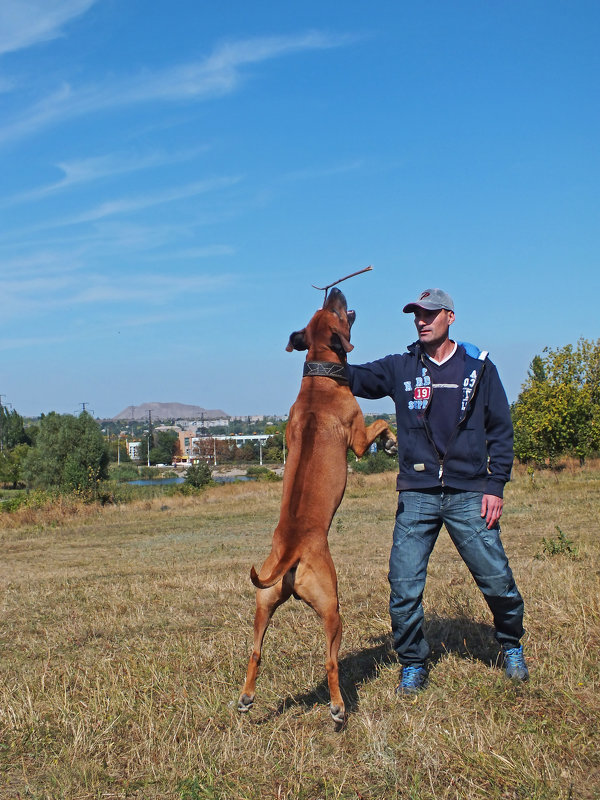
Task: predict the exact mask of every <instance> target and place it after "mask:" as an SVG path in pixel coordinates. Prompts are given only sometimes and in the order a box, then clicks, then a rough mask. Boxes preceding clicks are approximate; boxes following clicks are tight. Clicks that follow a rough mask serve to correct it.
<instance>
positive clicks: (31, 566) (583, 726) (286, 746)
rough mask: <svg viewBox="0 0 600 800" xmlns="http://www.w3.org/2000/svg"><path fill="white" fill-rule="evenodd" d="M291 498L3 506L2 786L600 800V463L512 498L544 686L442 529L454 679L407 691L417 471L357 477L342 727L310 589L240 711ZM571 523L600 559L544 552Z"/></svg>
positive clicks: (510, 548) (443, 626) (348, 516)
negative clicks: (398, 509)
mask: <svg viewBox="0 0 600 800" xmlns="http://www.w3.org/2000/svg"><path fill="white" fill-rule="evenodd" d="M280 491H281V484H277V483H275V484H269V483H255V484H234V485H225V486H220V487H216V488H212V489H209V490H208V491H206V492H205V493H203V494H202V495H201V496H198V497H178V498H163V499H162V500H161V499H154V500H152V501H148V502H145V503H144V502H140V503H137V504H136V505H128V506H119V507H110V508H105V509H102V510H100V509H92V508H87V509H86V508H83V507H79V508H77V507H69V506H65V507H60V508H55V509H54V510H53V511H52V512H44V511H38V512H23V513H20V512H19V513H17V514H14V515H9V514H3V515H0V526H1V527H0V536H1V538H2V561H1V565H0V590H1V595H0V597H1V615H0V646H1V649H0V664H1V669H0V798H2V800H4V799H5V798H32V799H35V800H42V799H47V798H52V799H53V800H54V799H55V798H65V799H66V800H88V798H89V799H91V798H94V800H100V798H102V799H103V800H109V799H111V798H137V799H140V800H141V798H144V799H146V798H148V799H152V798H168V799H170V798H174V799H175V800H225V799H227V800H242V799H243V800H258V799H259V798H267V799H270V798H272V799H273V800H276V799H277V800H284V799H287V800H292V799H294V800H296V799H298V800H317V798H322V800H342V799H343V800H350V798H353V799H354V800H361V799H362V800H380V799H381V800H383V798H385V799H386V800H388V799H391V800H393V799H397V800H442V799H443V800H450V799H452V800H471V799H473V800H474V799H475V798H478V799H481V800H484V799H485V800H490V799H491V800H501V798H510V800H516V799H517V798H519V799H522V800H575V798H582V799H584V800H591V798H600V753H599V741H600V734H599V732H598V727H599V723H598V718H599V716H600V715H599V713H598V712H599V709H600V693H599V690H600V673H599V669H598V664H599V657H600V608H599V596H600V592H599V588H600V587H599V580H600V577H599V576H600V560H599V550H600V541H599V531H600V526H599V523H598V520H599V516H600V466H599V465H595V466H594V465H592V466H590V467H586V468H585V469H584V470H579V468H577V469H574V468H573V469H571V468H567V469H565V470H563V471H562V472H561V473H559V474H552V473H549V472H543V473H537V474H536V475H534V476H533V477H532V476H530V475H528V474H527V473H526V472H525V471H524V470H518V471H517V474H516V476H515V480H514V481H513V483H511V485H510V486H509V487H508V490H507V505H506V509H505V515H504V518H503V539H504V543H505V547H506V549H507V552H508V554H509V557H510V560H511V565H512V568H513V571H514V573H515V576H516V578H517V582H518V584H519V587H520V589H521V592H522V594H523V595H524V597H525V601H526V628H527V636H526V639H525V646H526V652H527V656H528V661H529V666H530V671H531V680H530V682H529V683H528V684H526V685H518V686H515V685H513V684H511V683H509V682H507V681H506V680H505V679H504V677H503V673H502V671H501V670H500V669H499V668H498V666H497V655H498V650H497V646H496V644H495V641H494V639H493V636H492V631H491V628H490V616H489V613H488V611H487V608H486V606H485V605H484V603H483V601H482V599H481V597H480V595H479V592H478V591H477V589H476V588H475V587H474V585H473V584H472V581H471V578H470V576H469V575H468V573H467V571H466V568H465V567H464V565H463V564H462V562H461V561H460V560H459V558H458V556H457V555H456V554H455V552H454V550H453V548H452V545H451V544H450V542H449V539H448V536H447V534H446V533H445V532H444V531H443V532H442V534H441V536H440V540H439V542H438V546H437V548H436V550H435V552H434V555H433V558H432V562H431V567H430V574H429V581H428V585H427V592H426V598H425V602H426V613H427V624H428V629H429V638H430V641H431V642H432V644H433V646H434V658H433V662H432V670H431V680H430V685H429V688H428V690H427V691H426V692H424V693H422V694H421V695H419V696H418V697H417V698H416V699H414V700H412V699H405V700H403V699H398V698H397V697H396V696H395V694H394V688H395V686H396V684H397V681H398V674H399V670H398V665H397V664H396V662H395V660H394V656H393V653H392V652H391V651H390V643H389V636H388V633H389V622H388V613H387V599H388V585H387V578H386V570H387V558H388V552H389V546H390V539H391V531H392V522H393V514H394V510H395V503H396V495H395V492H394V475H393V474H386V475H374V476H368V477H362V476H358V475H355V476H351V478H350V481H349V485H348V490H347V492H346V496H345V498H344V501H343V503H342V506H341V507H340V510H339V512H338V514H337V516H336V518H335V519H334V522H333V526H332V529H331V533H330V544H331V550H332V553H333V557H334V560H335V563H336V566H337V569H338V576H339V588H340V602H341V607H342V616H343V622H344V636H343V640H342V649H341V653H340V655H341V677H342V685H343V691H344V694H345V698H346V701H347V707H348V708H349V711H350V713H349V717H348V723H347V725H346V727H345V728H344V729H343V730H342V731H340V732H336V731H335V730H334V728H333V724H332V722H331V720H330V718H329V713H328V709H327V705H326V703H327V700H328V695H327V690H326V682H325V671H324V663H323V662H324V656H323V649H324V639H323V635H322V632H321V629H320V626H319V623H318V620H317V619H316V618H315V617H314V615H313V613H312V612H311V611H310V610H309V609H307V608H306V607H305V606H303V605H302V604H301V603H298V602H296V601H294V600H290V601H289V602H288V603H287V604H286V605H285V606H284V607H283V608H281V609H280V610H279V611H278V612H277V614H276V616H275V619H274V621H273V624H272V626H271V628H270V629H269V631H268V632H267V637H266V641H265V651H264V657H263V668H262V672H261V676H260V678H259V684H258V690H257V698H256V703H255V706H254V709H253V710H252V711H251V712H250V714H248V715H246V716H240V715H238V713H237V712H236V710H235V705H236V701H237V697H238V693H239V690H240V687H241V685H242V683H243V679H244V673H245V669H246V662H247V658H248V654H249V650H250V645H251V629H252V619H253V611H254V592H253V587H252V585H251V583H250V579H249V570H250V566H251V565H252V564H253V563H255V564H257V565H259V564H260V563H262V560H263V559H264V557H265V556H266V554H267V553H268V549H269V544H270V538H271V533H272V529H273V526H274V524H275V522H276V520H277V516H278V508H279V497H280ZM557 526H558V528H560V530H561V531H562V532H563V534H564V536H565V537H567V538H568V539H570V540H572V541H573V543H574V545H576V546H577V547H578V548H579V552H578V553H577V554H576V555H575V554H573V553H569V552H563V553H560V552H559V553H556V554H554V555H547V554H546V555H544V556H543V557H541V558H540V557H536V556H539V555H540V554H541V553H542V549H543V547H542V539H543V538H544V537H545V538H546V540H547V542H548V543H550V544H552V543H555V544H557V543H558V538H557V537H558V536H559V533H558V529H557ZM550 549H551V548H550ZM556 549H559V550H560V549H563V550H564V549H565V548H564V547H557V548H556Z"/></svg>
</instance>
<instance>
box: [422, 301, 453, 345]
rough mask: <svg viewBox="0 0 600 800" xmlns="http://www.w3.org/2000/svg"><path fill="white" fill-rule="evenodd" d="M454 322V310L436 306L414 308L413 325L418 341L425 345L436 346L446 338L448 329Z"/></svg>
mask: <svg viewBox="0 0 600 800" xmlns="http://www.w3.org/2000/svg"><path fill="white" fill-rule="evenodd" d="M453 322H454V311H447V310H446V309H445V308H438V309H435V310H434V311H427V309H425V308H417V309H415V326H416V328H417V333H418V334H419V341H420V342H422V343H423V344H424V345H426V346H427V347H436V346H438V345H440V344H442V342H445V341H446V339H447V338H448V329H449V327H450V325H452V323H453Z"/></svg>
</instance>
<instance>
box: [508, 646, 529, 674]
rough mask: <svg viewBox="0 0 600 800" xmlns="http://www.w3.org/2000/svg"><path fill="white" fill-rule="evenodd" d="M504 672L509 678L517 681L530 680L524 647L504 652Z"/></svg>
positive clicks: (512, 648)
mask: <svg viewBox="0 0 600 800" xmlns="http://www.w3.org/2000/svg"><path fill="white" fill-rule="evenodd" d="M504 671H505V672H506V677H507V678H512V679H513V680H515V681H527V680H529V670H528V669H527V664H526V663H525V658H524V657H523V645H521V646H520V647H511V648H509V649H508V650H505V651H504Z"/></svg>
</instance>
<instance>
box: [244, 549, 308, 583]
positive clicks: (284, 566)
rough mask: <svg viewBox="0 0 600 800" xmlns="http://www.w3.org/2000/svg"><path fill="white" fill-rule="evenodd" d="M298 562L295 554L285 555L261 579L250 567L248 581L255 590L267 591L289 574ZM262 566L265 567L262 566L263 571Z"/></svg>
mask: <svg viewBox="0 0 600 800" xmlns="http://www.w3.org/2000/svg"><path fill="white" fill-rule="evenodd" d="M298 561H299V559H298V555H297V554H296V553H286V554H285V555H283V556H282V557H281V558H280V559H279V561H278V562H277V563H276V564H275V565H274V566H273V568H272V569H271V571H270V572H269V574H268V575H266V576H265V577H261V576H260V575H259V573H258V572H257V571H256V570H255V569H254V567H252V569H251V570H250V580H251V581H252V583H253V584H254V585H255V586H256V588H257V589H268V588H269V587H270V586H275V584H276V583H277V582H278V581H280V580H281V579H282V578H283V576H284V575H285V574H286V572H289V571H290V570H291V569H293V568H294V567H296V566H297V565H298ZM264 566H265V565H264V564H263V569H264ZM261 571H262V570H261Z"/></svg>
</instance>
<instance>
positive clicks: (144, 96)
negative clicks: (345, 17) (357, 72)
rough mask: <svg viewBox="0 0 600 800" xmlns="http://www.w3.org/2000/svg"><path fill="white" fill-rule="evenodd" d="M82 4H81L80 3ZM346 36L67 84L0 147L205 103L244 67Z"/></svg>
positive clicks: (258, 44)
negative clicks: (106, 116)
mask: <svg viewBox="0 0 600 800" xmlns="http://www.w3.org/2000/svg"><path fill="white" fill-rule="evenodd" d="M81 1H82V2H83V0H81ZM354 39H355V37H351V36H347V35H337V36H335V35H329V34H325V33H320V32H318V31H311V32H308V33H304V34H301V35H298V36H270V37H258V38H253V39H244V40H238V41H233V42H227V43H224V44H221V45H220V46H218V47H217V48H216V49H215V50H214V51H213V53H212V54H211V55H209V56H208V57H207V58H205V59H204V60H202V61H195V62H190V63H187V64H180V65H177V66H174V67H170V68H168V69H165V70H162V71H150V70H147V71H144V72H142V73H140V74H138V75H136V76H133V77H129V78H121V79H119V80H117V81H110V82H105V83H104V84H100V85H95V86H87V87H82V88H79V89H75V88H72V87H71V86H69V85H68V84H65V85H63V86H62V87H60V88H59V89H58V90H57V91H56V92H55V93H53V94H52V95H50V96H48V97H46V98H44V99H43V100H41V101H40V102H38V103H37V104H35V105H33V106H32V107H30V108H29V109H28V110H27V111H25V112H24V113H23V114H22V116H21V117H20V118H17V119H14V120H13V121H12V123H8V124H7V125H5V126H4V128H3V129H2V131H1V132H0V143H2V142H7V141H11V140H14V139H18V138H20V137H22V136H26V135H30V134H33V133H35V132H36V131H38V130H40V129H42V128H44V127H46V126H48V125H51V124H56V123H59V122H64V121H65V120H68V119H71V118H73V117H78V116H81V115H84V114H92V113H95V112H99V111H106V110H109V109H113V108H118V107H122V106H135V105H139V104H142V103H156V102H187V101H195V102H197V101H202V100H207V99H209V98H213V97H220V96H223V95H226V94H230V93H231V92H233V91H235V89H237V88H238V86H239V85H240V83H241V82H242V80H243V71H242V70H243V67H245V66H247V65H249V64H256V63H260V62H263V61H267V60H269V59H273V58H279V57H282V56H285V55H289V54H292V53H298V52H302V51H306V50H323V49H328V48H333V47H341V46H344V45H347V44H348V43H350V42H351V41H354Z"/></svg>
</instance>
